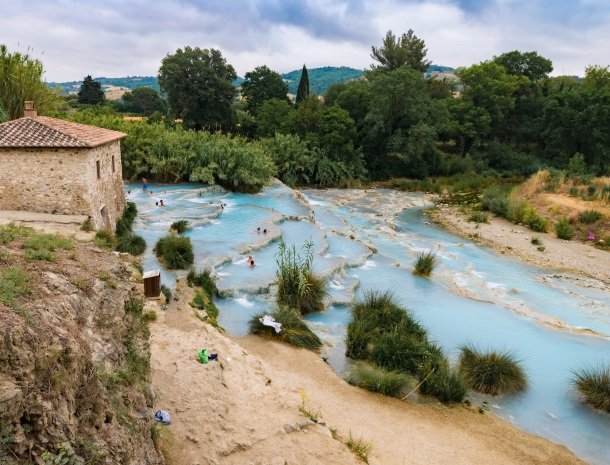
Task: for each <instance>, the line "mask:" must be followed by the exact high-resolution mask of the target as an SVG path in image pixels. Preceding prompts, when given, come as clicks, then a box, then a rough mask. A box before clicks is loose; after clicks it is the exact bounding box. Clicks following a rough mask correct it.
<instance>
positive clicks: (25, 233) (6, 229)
mask: <svg viewBox="0 0 610 465" xmlns="http://www.w3.org/2000/svg"><path fill="white" fill-rule="evenodd" d="M32 233H33V229H32V228H27V227H25V226H17V225H16V224H14V223H10V224H7V225H6V226H1V227H0V244H2V245H9V244H10V243H11V242H13V241H14V240H15V239H17V238H18V237H29V236H31V235H32Z"/></svg>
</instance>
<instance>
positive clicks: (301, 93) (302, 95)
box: [296, 65, 309, 105]
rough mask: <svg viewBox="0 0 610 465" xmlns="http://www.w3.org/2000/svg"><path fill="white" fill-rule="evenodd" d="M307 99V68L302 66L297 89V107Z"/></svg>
mask: <svg viewBox="0 0 610 465" xmlns="http://www.w3.org/2000/svg"><path fill="white" fill-rule="evenodd" d="M307 97H309V76H308V75H307V67H306V66H305V65H303V71H301V79H300V80H299V88H298V89H297V101H296V103H297V105H298V104H299V103H301V102H302V101H303V100H305V99H306V98H307Z"/></svg>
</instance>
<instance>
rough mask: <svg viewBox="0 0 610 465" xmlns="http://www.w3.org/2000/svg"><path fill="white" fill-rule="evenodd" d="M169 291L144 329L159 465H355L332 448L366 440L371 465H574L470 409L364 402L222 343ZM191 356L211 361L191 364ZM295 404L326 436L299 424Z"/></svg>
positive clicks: (333, 384) (266, 345)
mask: <svg viewBox="0 0 610 465" xmlns="http://www.w3.org/2000/svg"><path fill="white" fill-rule="evenodd" d="M178 289H179V296H180V301H179V302H178V304H179V305H176V303H173V304H172V306H171V307H170V309H169V310H168V311H167V312H161V311H159V312H158V313H159V318H158V320H157V321H156V322H154V323H152V325H151V332H152V335H151V341H152V359H151V363H152V370H153V384H154V386H155V390H156V392H157V396H158V397H157V408H165V409H168V410H169V411H170V412H171V413H172V415H173V417H172V419H173V423H172V425H171V426H169V427H167V428H166V429H165V431H164V433H163V435H162V437H163V438H164V439H163V441H162V447H163V449H164V450H165V452H166V455H167V456H168V459H169V460H168V461H169V464H170V465H194V464H200V465H204V464H206V465H207V464H235V465H238V464H240V465H244V464H253V465H254V464H260V465H263V464H274V465H275V464H277V465H283V464H291V465H298V464H308V465H315V464H320V465H321V464H329V465H334V464H337V465H339V464H357V463H362V462H359V461H358V460H357V459H356V458H355V456H354V455H353V453H352V452H351V451H350V450H349V449H348V448H347V447H346V445H345V444H344V442H345V440H346V438H347V437H349V434H350V432H351V433H352V435H353V436H354V437H355V438H360V437H362V438H363V439H365V440H367V441H371V443H372V444H373V453H372V455H371V457H370V459H369V463H370V464H372V465H375V464H385V465H394V464H395V465H404V464H422V465H424V464H425V465H434V464H439V465H440V464H443V465H444V464H455V465H461V464H463V465H466V464H483V463H493V464H498V465H502V464H507V465H508V464H557V465H559V464H562V465H563V464H565V465H567V464H582V463H584V462H582V461H580V460H579V459H577V458H576V457H575V456H574V455H573V454H572V453H571V452H570V451H568V450H567V449H566V448H565V447H563V446H558V445H555V444H553V443H551V442H549V441H547V440H545V439H542V438H539V437H535V436H532V435H529V434H527V433H524V432H522V431H519V430H517V429H515V428H513V427H512V426H510V425H509V424H507V423H504V422H503V421H501V420H500V419H498V418H496V417H495V416H493V415H492V414H484V415H482V414H480V413H478V409H476V408H474V407H473V408H472V409H469V408H467V407H465V406H456V407H453V408H448V407H445V406H442V405H439V404H431V405H418V404H415V403H411V402H401V401H399V400H396V399H391V398H387V397H383V396H380V395H377V394H372V393H370V392H367V391H364V390H361V389H358V388H355V387H353V386H350V385H348V384H347V383H346V382H345V381H343V380H341V379H340V378H338V377H337V376H336V375H335V374H334V373H333V372H332V371H331V370H330V368H329V367H328V365H326V364H325V363H324V362H323V361H322V360H321V359H320V357H319V356H318V355H316V354H314V353H312V352H309V351H306V350H299V349H296V348H294V347H291V346H288V345H285V344H281V343H276V342H272V341H269V340H265V339H261V338H258V337H247V338H244V339H236V340H232V339H230V338H228V337H226V336H225V335H223V334H222V333H220V332H219V331H217V330H216V329H215V328H213V327H211V326H209V325H207V324H204V323H201V322H200V321H199V320H197V319H196V318H195V317H194V316H193V315H192V313H193V311H192V310H191V309H190V307H189V306H188V305H187V302H188V301H190V298H191V292H192V291H191V290H190V289H188V288H186V287H185V286H184V285H183V284H182V283H180V284H179V286H178ZM202 347H206V348H208V349H210V350H211V352H218V354H219V361H218V362H210V363H208V364H207V365H202V364H199V363H198V362H197V361H196V353H197V351H198V350H199V349H200V348H202ZM303 403H304V405H305V407H306V408H307V409H309V410H311V411H312V412H318V411H319V412H320V413H321V417H322V420H323V421H324V422H325V423H326V425H325V426H320V425H309V426H307V425H306V424H304V423H303V422H305V421H306V418H305V417H304V416H303V415H302V414H300V413H299V406H300V405H303ZM299 423H301V425H299ZM286 425H289V426H290V428H288V429H289V430H290V429H295V431H292V432H287V431H286ZM331 429H332V430H333V431H336V434H338V435H340V437H338V438H336V439H335V438H333V433H331Z"/></svg>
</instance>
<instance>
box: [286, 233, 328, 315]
mask: <svg viewBox="0 0 610 465" xmlns="http://www.w3.org/2000/svg"><path fill="white" fill-rule="evenodd" d="M276 262H277V271H276V277H277V285H278V289H277V304H278V306H287V307H290V308H295V309H297V310H299V311H300V312H301V313H302V314H303V315H306V314H307V313H311V312H319V311H321V310H324V298H325V297H326V295H327V292H326V280H324V279H322V278H320V277H318V276H316V275H315V274H314V273H313V242H312V241H307V242H306V243H305V245H304V246H303V247H302V249H301V252H297V250H296V247H295V246H292V247H287V246H286V244H285V243H284V241H281V242H280V245H279V249H278V253H277V255H276Z"/></svg>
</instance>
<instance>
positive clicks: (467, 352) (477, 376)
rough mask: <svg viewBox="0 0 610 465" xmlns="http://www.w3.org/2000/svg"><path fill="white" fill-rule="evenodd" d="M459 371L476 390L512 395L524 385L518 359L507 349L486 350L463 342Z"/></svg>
mask: <svg viewBox="0 0 610 465" xmlns="http://www.w3.org/2000/svg"><path fill="white" fill-rule="evenodd" d="M461 351H462V354H461V357H460V366H459V370H460V374H461V375H462V378H463V379H464V381H465V382H466V384H468V386H470V387H471V388H472V389H474V390H475V391H479V392H482V393H483V394H491V395H494V396H497V395H499V394H514V393H517V392H520V391H523V390H524V389H525V388H526V387H527V376H526V375H525V372H524V371H523V368H522V367H521V362H520V361H519V360H517V358H516V357H515V355H514V354H512V353H510V352H496V351H492V350H490V351H487V352H481V351H479V350H478V349H477V348H475V347H473V346H471V345H466V346H463V347H462V348H461Z"/></svg>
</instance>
